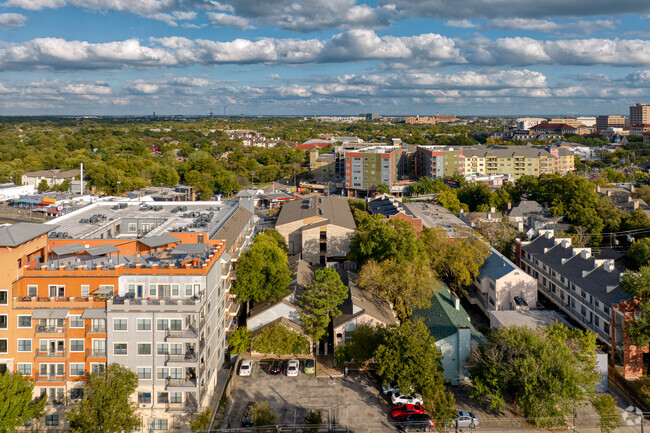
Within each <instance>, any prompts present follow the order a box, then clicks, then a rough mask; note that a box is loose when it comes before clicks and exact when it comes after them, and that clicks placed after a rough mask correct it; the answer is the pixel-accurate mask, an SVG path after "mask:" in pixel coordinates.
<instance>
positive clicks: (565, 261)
mask: <svg viewBox="0 0 650 433" xmlns="http://www.w3.org/2000/svg"><path fill="white" fill-rule="evenodd" d="M516 251H517V260H518V262H519V263H518V264H519V266H521V268H522V269H523V270H524V271H526V272H527V273H528V274H529V275H531V276H533V277H534V278H535V279H537V287H538V289H539V292H540V293H541V294H542V295H543V296H544V297H545V298H546V299H548V300H549V301H550V302H552V303H553V304H555V305H556V306H557V307H558V308H559V309H561V310H562V311H564V312H565V313H566V314H568V315H569V317H571V318H572V319H573V320H575V321H576V322H577V323H578V324H580V326H582V327H583V328H585V329H588V330H590V331H592V332H594V333H596V334H597V336H598V339H599V340H601V341H603V342H605V343H606V344H611V341H610V334H611V311H610V308H612V306H614V305H616V304H620V303H622V302H624V301H628V300H630V295H628V294H627V293H625V292H623V291H622V290H621V289H620V288H619V282H620V278H621V272H620V271H619V270H617V269H616V264H615V262H614V260H612V259H598V258H596V257H595V256H594V255H593V254H592V252H591V248H576V247H572V246H571V239H570V238H555V237H554V235H553V231H551V230H540V236H539V237H537V238H535V239H534V240H533V241H530V242H528V241H526V242H523V241H522V242H517V244H516Z"/></svg>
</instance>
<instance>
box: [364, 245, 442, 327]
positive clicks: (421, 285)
mask: <svg viewBox="0 0 650 433" xmlns="http://www.w3.org/2000/svg"><path fill="white" fill-rule="evenodd" d="M357 284H358V285H359V286H360V287H362V288H364V289H366V290H368V291H370V292H372V293H373V294H374V295H376V296H380V297H382V298H383V299H384V300H386V301H387V302H390V303H391V304H393V308H394V310H395V312H396V313H397V317H398V318H399V319H400V320H403V319H406V318H408V317H410V316H411V313H412V311H413V308H427V307H428V306H429V305H431V304H430V300H431V297H432V296H433V293H434V290H435V288H436V287H437V284H438V280H437V279H436V274H435V272H433V270H432V269H431V266H430V263H429V261H428V260H427V259H426V258H425V257H422V256H421V257H418V258H416V259H413V260H411V261H407V262H404V263H399V262H398V261H397V260H395V259H388V260H384V261H383V262H376V261H375V260H370V261H368V262H367V263H366V264H365V265H363V267H362V268H361V270H360V271H359V278H358V279H357Z"/></svg>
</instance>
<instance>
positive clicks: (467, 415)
mask: <svg viewBox="0 0 650 433" xmlns="http://www.w3.org/2000/svg"><path fill="white" fill-rule="evenodd" d="M454 425H455V426H456V427H477V426H478V417H477V416H476V414H475V413H474V412H468V411H466V410H459V411H458V418H456V419H455V420H454Z"/></svg>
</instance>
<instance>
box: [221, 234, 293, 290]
mask: <svg viewBox="0 0 650 433" xmlns="http://www.w3.org/2000/svg"><path fill="white" fill-rule="evenodd" d="M290 283H291V271H289V268H288V259H287V254H286V253H285V252H284V251H282V248H280V247H279V246H278V242H277V241H276V239H275V238H274V237H273V236H272V235H269V234H265V233H260V234H258V235H257V236H256V237H255V241H254V242H253V246H252V247H251V249H250V250H248V251H246V252H244V253H243V254H242V255H241V257H240V258H239V260H238V261H237V280H236V281H235V285H234V287H233V293H235V294H236V295H237V299H238V300H239V301H240V302H247V301H254V302H260V301H264V300H267V299H271V300H277V299H280V298H282V297H283V296H285V295H286V294H287V293H288V292H289V289H288V288H287V286H288V285H289V284H290Z"/></svg>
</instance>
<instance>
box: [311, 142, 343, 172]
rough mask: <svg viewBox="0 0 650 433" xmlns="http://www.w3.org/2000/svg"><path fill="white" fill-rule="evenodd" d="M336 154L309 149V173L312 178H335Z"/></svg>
mask: <svg viewBox="0 0 650 433" xmlns="http://www.w3.org/2000/svg"><path fill="white" fill-rule="evenodd" d="M336 159H337V157H336V154H335V153H324V154H321V153H320V152H319V151H318V149H311V150H310V151H309V173H310V174H311V175H312V176H313V178H314V179H337V178H339V177H338V175H337V170H336Z"/></svg>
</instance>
